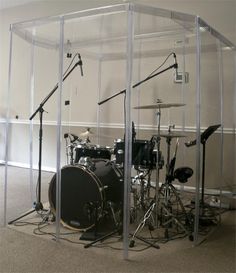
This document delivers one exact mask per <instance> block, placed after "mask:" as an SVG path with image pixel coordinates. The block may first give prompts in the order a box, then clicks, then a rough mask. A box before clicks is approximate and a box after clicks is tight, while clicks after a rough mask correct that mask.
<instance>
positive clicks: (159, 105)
mask: <svg viewBox="0 0 236 273" xmlns="http://www.w3.org/2000/svg"><path fill="white" fill-rule="evenodd" d="M184 105H185V104H184V103H162V102H160V103H156V104H151V105H143V106H135V107H134V109H159V108H170V107H180V106H184Z"/></svg>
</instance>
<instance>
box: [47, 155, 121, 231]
mask: <svg viewBox="0 0 236 273" xmlns="http://www.w3.org/2000/svg"><path fill="white" fill-rule="evenodd" d="M93 163H94V164H93V167H91V168H86V167H84V166H82V165H75V166H72V165H68V166H65V167H63V168H62V169H61V222H62V224H63V225H64V226H66V227H68V228H70V229H75V230H81V231H86V230H88V229H90V228H92V227H93V226H94V224H95V221H96V218H95V216H94V215H95V212H96V216H98V217H99V216H101V215H102V213H103V210H104V207H105V204H106V202H107V201H111V202H113V203H117V204H118V203H119V204H120V203H121V202H122V198H123V178H122V175H121V172H120V171H119V170H118V169H117V168H116V167H115V165H114V164H113V163H111V162H110V161H108V160H97V161H96V160H95V161H93ZM49 203H50V207H51V210H52V212H53V213H54V214H55V212H56V174H55V175H54V176H53V178H52V180H51V182H50V185H49Z"/></svg>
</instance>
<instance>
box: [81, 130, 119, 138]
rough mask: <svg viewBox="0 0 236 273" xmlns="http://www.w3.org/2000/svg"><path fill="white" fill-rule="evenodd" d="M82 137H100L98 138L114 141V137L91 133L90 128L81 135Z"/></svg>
mask: <svg viewBox="0 0 236 273" xmlns="http://www.w3.org/2000/svg"><path fill="white" fill-rule="evenodd" d="M79 136H80V137H90V136H91V137H98V138H109V139H114V137H113V136H110V135H104V134H95V133H94V132H92V131H91V129H90V128H88V129H87V130H86V131H85V132H83V133H81V134H80V135H79Z"/></svg>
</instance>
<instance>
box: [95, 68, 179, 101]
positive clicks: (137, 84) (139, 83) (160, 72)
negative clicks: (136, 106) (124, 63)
mask: <svg viewBox="0 0 236 273" xmlns="http://www.w3.org/2000/svg"><path fill="white" fill-rule="evenodd" d="M172 68H175V69H177V68H178V64H177V63H175V64H172V65H170V66H168V67H167V68H165V69H163V70H161V71H159V72H157V73H155V74H153V75H151V76H148V77H147V78H145V79H144V80H141V81H140V82H138V83H136V84H134V85H133V86H132V88H135V87H138V86H139V85H141V84H142V83H144V82H146V81H148V80H150V79H152V78H154V77H156V76H157V75H159V74H162V73H163V72H165V71H167V70H169V69H172ZM125 92H126V89H123V90H121V91H120V92H117V93H116V94H114V95H112V96H110V97H108V98H107V99H105V100H102V101H100V102H99V103H98V105H101V104H103V103H105V102H107V101H109V100H111V99H113V98H115V97H117V96H119V95H121V94H124V93H125Z"/></svg>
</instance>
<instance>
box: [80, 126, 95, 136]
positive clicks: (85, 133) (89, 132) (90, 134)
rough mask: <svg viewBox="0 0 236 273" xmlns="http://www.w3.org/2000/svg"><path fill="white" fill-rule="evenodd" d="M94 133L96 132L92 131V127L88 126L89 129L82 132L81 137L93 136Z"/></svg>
mask: <svg viewBox="0 0 236 273" xmlns="http://www.w3.org/2000/svg"><path fill="white" fill-rule="evenodd" d="M92 135H94V133H93V132H92V131H91V129H90V128H87V130H86V131H85V132H83V133H81V134H80V136H81V137H89V136H92Z"/></svg>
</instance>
